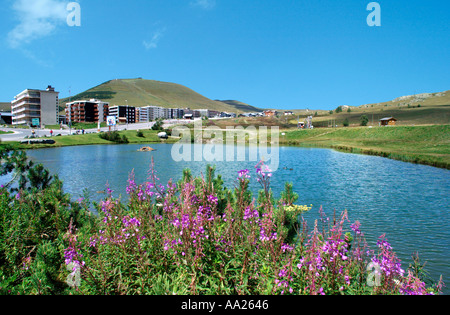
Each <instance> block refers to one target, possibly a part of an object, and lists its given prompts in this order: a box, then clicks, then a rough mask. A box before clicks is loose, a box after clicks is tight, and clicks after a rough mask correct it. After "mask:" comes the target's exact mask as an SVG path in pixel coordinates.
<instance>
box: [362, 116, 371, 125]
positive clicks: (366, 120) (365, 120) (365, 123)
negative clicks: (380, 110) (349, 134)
mask: <svg viewBox="0 0 450 315" xmlns="http://www.w3.org/2000/svg"><path fill="white" fill-rule="evenodd" d="M360 122H361V126H367V124H368V123H369V118H368V117H367V116H366V115H362V116H361V118H360Z"/></svg>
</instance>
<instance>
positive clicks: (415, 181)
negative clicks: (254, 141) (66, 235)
mask: <svg viewBox="0 0 450 315" xmlns="http://www.w3.org/2000/svg"><path fill="white" fill-rule="evenodd" d="M151 146H152V147H153V148H154V149H156V151H153V152H138V149H139V148H140V147H141V146H140V145H100V146H80V147H64V148H55V149H45V150H33V151H29V152H28V155H29V156H30V158H31V159H33V160H35V161H36V162H40V163H43V164H44V165H45V166H46V167H47V168H48V169H49V170H50V171H51V172H52V173H53V174H58V175H59V177H60V178H61V179H62V180H63V182H64V187H65V191H66V192H68V193H70V194H72V195H73V196H74V199H77V198H79V197H80V196H82V195H83V190H84V189H87V190H88V191H89V192H90V198H91V200H99V199H100V198H102V197H104V195H102V194H97V192H98V191H104V190H105V187H106V186H105V184H106V183H108V184H109V186H110V188H111V189H112V190H113V191H114V193H113V196H114V197H118V196H119V195H123V196H124V198H125V197H126V193H125V187H126V185H127V179H128V176H129V174H130V172H131V171H132V170H133V169H134V172H135V177H136V182H137V183H138V184H139V183H142V182H144V181H146V180H147V178H148V170H149V168H150V164H151V159H152V157H153V158H154V161H155V168H156V170H157V173H158V177H159V178H160V180H161V183H162V184H166V183H167V182H168V180H169V179H173V180H174V181H175V180H178V179H180V178H181V173H182V170H183V169H185V168H190V169H191V170H192V172H193V174H194V175H200V174H201V173H202V172H203V173H204V172H205V169H206V165H207V164H208V163H207V162H180V163H177V162H174V161H173V159H172V158H171V150H172V145H164V144H155V145H151ZM199 146H201V145H199ZM210 164H214V165H216V174H221V175H222V177H223V179H224V181H225V186H227V187H229V188H231V187H233V186H234V184H235V180H236V177H237V174H238V171H240V170H242V169H249V170H250V171H251V174H252V186H251V187H252V190H254V191H255V192H256V191H257V190H258V183H257V182H256V179H255V171H254V170H255V168H254V166H255V165H256V163H255V162H248V161H247V162H217V163H210ZM285 182H292V183H294V189H295V191H296V192H297V193H298V194H299V196H300V198H299V200H298V202H297V203H298V204H304V205H310V204H312V205H313V209H312V210H311V211H310V212H309V213H306V214H305V215H304V218H305V220H307V221H308V224H309V227H310V229H312V228H313V225H314V220H316V219H318V218H319V209H320V206H323V209H324V211H325V213H326V214H327V215H328V216H330V217H331V216H332V215H333V212H334V211H335V210H336V213H338V214H340V213H341V212H342V211H343V210H345V209H347V210H348V213H349V219H350V221H352V222H354V221H356V220H359V221H360V222H361V230H362V231H363V232H364V233H365V236H366V238H367V240H368V241H369V244H370V245H371V248H373V249H375V246H374V244H375V243H376V240H377V238H378V237H379V236H381V235H382V234H386V235H387V238H388V240H389V242H390V243H391V244H392V245H393V247H394V250H395V251H396V252H397V253H398V255H399V257H400V259H401V260H402V261H403V267H404V269H407V267H408V265H409V263H410V262H411V254H413V252H415V251H417V252H419V254H420V257H421V259H422V260H423V261H428V264H427V270H428V271H429V273H430V276H431V277H432V278H433V279H435V280H437V279H438V278H439V276H440V275H441V274H442V275H443V276H444V281H446V280H447V282H450V260H449V254H450V212H449V204H450V203H449V196H450V171H448V170H445V169H438V168H433V167H429V166H423V165H415V164H409V163H404V162H399V161H394V160H389V159H385V158H381V157H374V156H365V155H355V154H347V153H341V152H337V151H334V150H329V149H305V148H296V147H281V148H280V159H279V169H278V170H277V171H276V172H275V173H274V174H273V177H272V189H273V190H274V192H275V194H276V196H279V193H280V191H282V190H283V189H284V184H285ZM254 196H256V194H254ZM445 293H446V294H448V293H449V291H448V289H446V290H445Z"/></svg>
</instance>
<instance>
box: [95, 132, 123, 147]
mask: <svg viewBox="0 0 450 315" xmlns="http://www.w3.org/2000/svg"><path fill="white" fill-rule="evenodd" d="M99 137H100V138H102V139H104V140H108V141H111V142H115V143H119V144H126V143H129V141H128V138H127V136H125V135H122V136H120V133H119V132H118V131H108V132H104V133H101V134H100V135H99Z"/></svg>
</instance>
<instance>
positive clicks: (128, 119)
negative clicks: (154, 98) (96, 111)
mask: <svg viewBox="0 0 450 315" xmlns="http://www.w3.org/2000/svg"><path fill="white" fill-rule="evenodd" d="M109 116H116V117H117V118H118V119H119V122H120V123H126V124H134V123H136V107H132V106H128V105H127V106H111V107H110V108H109Z"/></svg>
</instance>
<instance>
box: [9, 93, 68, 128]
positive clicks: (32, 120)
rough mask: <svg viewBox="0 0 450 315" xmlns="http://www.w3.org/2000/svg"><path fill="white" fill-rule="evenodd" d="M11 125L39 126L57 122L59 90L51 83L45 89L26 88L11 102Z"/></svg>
mask: <svg viewBox="0 0 450 315" xmlns="http://www.w3.org/2000/svg"><path fill="white" fill-rule="evenodd" d="M11 114H12V124H13V125H28V126H30V127H41V126H45V125H57V124H59V92H56V91H55V88H53V87H52V86H51V85H49V86H48V87H47V89H45V90H35V89H26V90H24V91H23V92H21V93H20V94H18V95H16V96H15V97H14V100H13V101H12V102H11Z"/></svg>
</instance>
